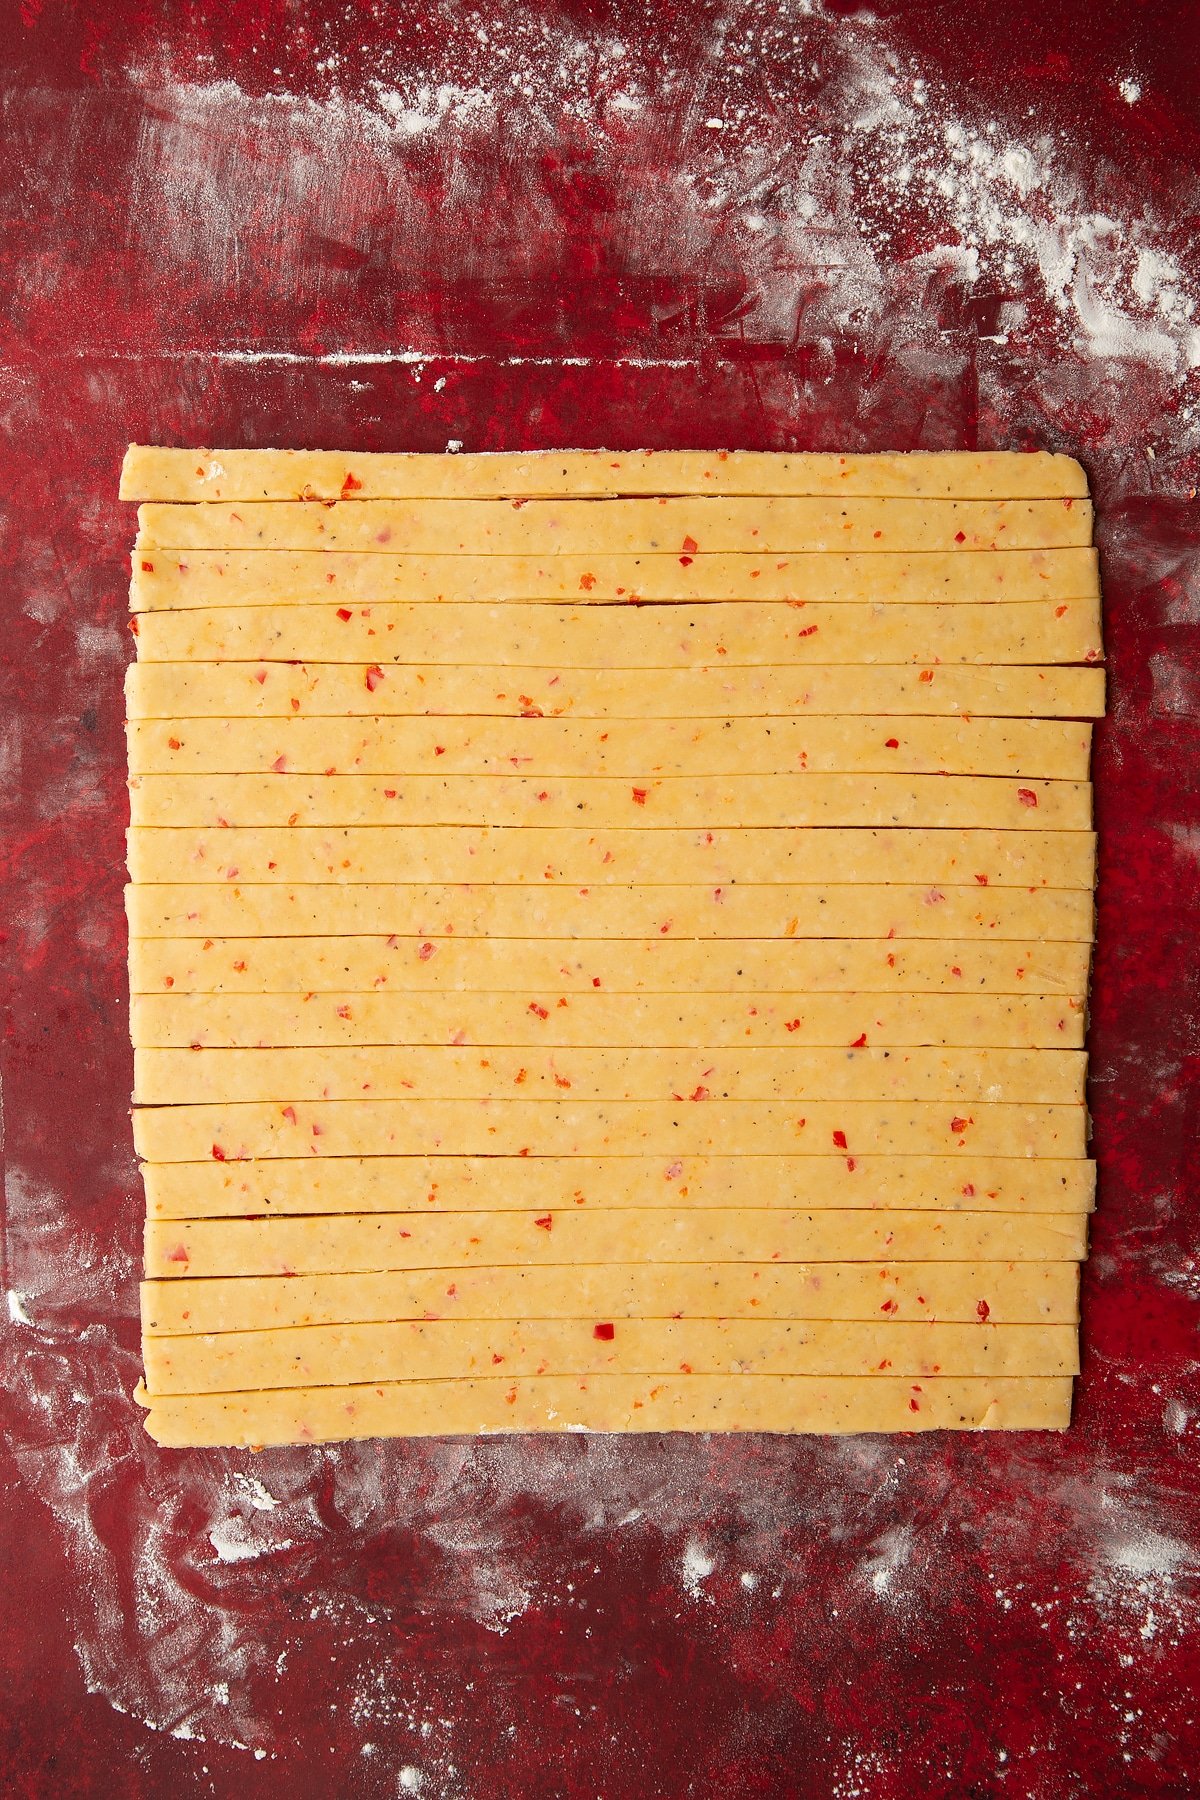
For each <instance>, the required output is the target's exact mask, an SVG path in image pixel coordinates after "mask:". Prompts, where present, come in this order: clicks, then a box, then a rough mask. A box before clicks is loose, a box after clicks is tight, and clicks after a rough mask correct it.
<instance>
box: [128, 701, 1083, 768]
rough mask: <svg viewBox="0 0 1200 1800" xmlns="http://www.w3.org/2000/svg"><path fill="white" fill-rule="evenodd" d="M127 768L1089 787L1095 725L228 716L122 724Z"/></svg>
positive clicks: (880, 720)
mask: <svg viewBox="0 0 1200 1800" xmlns="http://www.w3.org/2000/svg"><path fill="white" fill-rule="evenodd" d="M126 736H127V739H128V750H129V770H130V773H131V774H132V775H141V774H145V773H148V772H161V773H168V774H188V775H192V774H200V775H209V774H233V775H240V774H265V773H272V772H273V773H276V774H282V773H284V771H287V772H288V773H290V774H321V773H324V774H326V775H335V774H339V773H341V774H347V775H349V774H362V775H369V774H379V775H454V774H466V775H480V776H484V775H500V776H510V775H512V774H513V773H514V771H521V772H522V773H523V774H525V775H526V776H533V775H539V776H541V775H554V776H569V777H588V776H603V775H609V776H625V777H628V778H630V779H633V780H640V779H641V778H642V777H643V776H645V775H656V776H663V775H665V776H686V777H688V778H695V777H696V776H705V775H778V774H780V773H783V772H785V771H787V770H811V771H813V772H829V773H842V772H847V773H859V772H866V773H869V774H906V775H919V774H937V773H945V774H962V775H1003V776H1025V777H1030V776H1032V777H1039V778H1040V779H1042V780H1066V781H1086V780H1087V775H1088V762H1089V758H1090V755H1091V741H1092V728H1091V726H1090V725H1082V724H1077V723H1075V722H1071V721H1066V720H1058V719H971V720H962V719H953V720H951V719H909V720H905V721H904V722H903V723H901V722H900V721H898V720H895V719H892V718H888V717H883V718H864V719H861V720H859V719H855V720H849V721H848V720H843V719H769V720H767V719H738V718H724V719H721V718H718V719H711V720H695V719H686V720H680V719H659V720H646V719H636V720H628V719H619V718H609V719H604V720H600V719H596V720H583V719H492V718H461V719H395V718H366V719H345V720H342V719H224V720H220V721H218V720H208V719H206V720H193V719H189V720H178V719H173V720H164V721H160V720H146V721H143V722H138V721H134V722H133V723H131V724H130V725H128V726H127V727H126Z"/></svg>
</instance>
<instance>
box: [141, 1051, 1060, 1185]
mask: <svg viewBox="0 0 1200 1800" xmlns="http://www.w3.org/2000/svg"><path fill="white" fill-rule="evenodd" d="M230 1054H232V1052H231V1053H230ZM513 1091H514V1092H519V1091H520V1090H519V1089H516V1088H514V1090H513ZM959 1106H961V1107H962V1109H963V1110H962V1111H961V1112H960V1111H959V1110H958V1107H959ZM1086 1129H1087V1119H1086V1114H1085V1112H1084V1109H1083V1107H1082V1106H1078V1105H1049V1106H1047V1105H1034V1104H1028V1105H1015V1104H1012V1103H1005V1102H1001V1103H992V1102H979V1101H971V1102H967V1101H960V1102H957V1103H955V1102H953V1101H945V1100H941V1101H892V1102H887V1101H881V1100H877V1101H870V1100H800V1101H795V1100H791V1101H788V1100H720V1099H711V1100H699V1101H693V1100H691V1099H687V1098H685V1099H683V1100H682V1101H680V1102H678V1103H676V1102H675V1101H658V1100H655V1101H648V1100H607V1101H594V1100H593V1101H587V1100H583V1101H580V1100H561V1101H549V1100H515V1099H502V1100H455V1099H444V1100H443V1099H431V1100H371V1099H360V1100H318V1101H313V1102H308V1101H303V1100H296V1101H294V1102H292V1101H286V1100H281V1101H279V1102H268V1101H230V1102H227V1103H225V1104H213V1105H188V1106H143V1107H139V1108H138V1109H137V1110H136V1111H135V1113H134V1115H133V1139H134V1145H135V1148H136V1150H137V1153H138V1155H139V1156H142V1157H144V1158H145V1159H146V1160H147V1161H148V1162H202V1161H206V1160H207V1159H208V1158H209V1157H212V1158H213V1160H214V1161H216V1162H221V1161H226V1162H229V1161H237V1160H239V1159H241V1158H243V1157H253V1156H292V1157H294V1156H304V1155H309V1156H313V1157H314V1158H315V1157H318V1156H436V1155H439V1154H441V1153H443V1152H449V1153H450V1154H452V1155H461V1156H522V1155H530V1156H532V1155H533V1154H534V1153H535V1152H536V1153H537V1154H538V1155H541V1156H601V1155H614V1154H621V1155H627V1156H629V1155H645V1156H669V1157H675V1156H711V1155H727V1156H761V1155H772V1154H778V1153H787V1152H789V1151H790V1152H792V1153H794V1154H797V1155H814V1156H815V1155H821V1154H823V1153H824V1154H828V1152H829V1151H830V1150H831V1149H834V1148H839V1149H841V1148H844V1149H846V1150H847V1152H848V1154H849V1155H851V1156H855V1155H857V1154H859V1153H860V1152H862V1153H866V1152H868V1151H870V1152H874V1153H875V1154H877V1155H903V1156H921V1155H925V1156H941V1155H946V1154H949V1153H950V1152H952V1151H954V1150H956V1149H960V1150H966V1151H967V1152H968V1153H969V1154H970V1155H974V1156H1054V1157H1081V1156H1083V1155H1084V1154H1085V1150H1086ZM835 1134H836V1135H835ZM842 1138H845V1140H846V1142H845V1144H844V1145H843V1144H842V1143H841V1142H840V1139H842Z"/></svg>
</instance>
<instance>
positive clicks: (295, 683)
mask: <svg viewBox="0 0 1200 1800" xmlns="http://www.w3.org/2000/svg"><path fill="white" fill-rule="evenodd" d="M139 648H140V650H141V651H142V653H143V654H144V653H145V651H146V649H147V645H145V644H140V645H139ZM1103 711H1104V670H1103V669H1076V668H1054V667H1050V668H1036V667H1034V668H1027V669H1026V668H1011V667H1010V668H995V667H993V668H974V667H965V668H964V667H963V666H962V665H961V664H953V663H951V664H945V663H942V664H939V665H938V666H936V667H930V668H926V669H916V668H912V667H906V666H903V665H901V666H895V665H887V664H882V665H876V666H871V667H868V666H866V665H863V666H861V667H859V668H845V667H837V666H835V667H833V668H823V667H820V666H814V665H811V664H809V665H807V666H804V667H800V668H787V667H779V668H771V667H761V666H760V667H736V668H716V667H714V668H707V669H706V668H692V669H660V670H659V671H658V673H657V674H656V675H655V677H654V680H653V681H647V680H646V677H645V674H644V673H643V672H642V671H641V670H640V669H603V670H601V669H568V670H566V671H559V670H557V669H555V668H553V667H550V668H536V667H530V666H526V667H524V668H517V667H512V666H509V667H508V668H504V669H497V668H490V667H487V666H482V667H480V666H477V665H467V666H462V665H448V664H441V665H439V666H436V667H434V666H430V667H426V668H416V667H412V666H410V665H408V664H404V663H401V664H395V663H392V662H389V664H388V666H387V668H386V669H385V668H383V667H382V666H381V665H380V664H377V663H374V662H372V661H371V660H370V658H369V657H368V658H367V660H366V662H365V664H362V665H358V666H356V665H355V664H354V663H353V662H349V663H344V662H324V663H322V662H314V663H307V664H304V663H300V664H297V663H290V662H262V663H254V662H248V663H247V662H224V663H211V662H195V663H191V662H137V663H131V664H130V666H129V668H128V669H127V670H126V673H125V712H126V716H127V717H128V718H130V719H187V718H221V719H226V718H230V719H236V718H250V717H255V716H261V717H278V716H283V717H289V716H292V715H295V714H303V715H306V716H309V717H313V718H345V717H346V716H347V715H354V714H359V713H369V714H391V715H396V714H422V713H443V714H459V713H468V714H474V715H489V714H490V715H495V716H499V717H536V716H543V717H546V718H559V717H562V716H564V715H567V714H571V715H573V716H574V717H575V718H589V719H602V718H609V717H614V718H625V719H631V718H664V719H672V718H674V719H689V718H711V717H714V716H716V715H719V714H725V715H726V716H727V717H748V716H756V717H767V718H779V717H784V718H786V717H789V716H791V715H793V714H800V713H807V714H809V715H810V716H813V717H820V716H822V715H825V714H835V715H847V716H854V715H856V714H862V713H885V714H886V713H891V714H896V715H900V716H904V715H907V714H912V713H918V714H920V713H930V714H945V713H968V714H973V713H979V714H983V715H988V714H991V715H995V716H997V717H1011V718H1019V717H1022V716H1037V717H1039V718H1047V719H1048V718H1055V717H1067V718H1079V719H1086V718H1099V717H1100V715H1101V714H1102V713H1103Z"/></svg>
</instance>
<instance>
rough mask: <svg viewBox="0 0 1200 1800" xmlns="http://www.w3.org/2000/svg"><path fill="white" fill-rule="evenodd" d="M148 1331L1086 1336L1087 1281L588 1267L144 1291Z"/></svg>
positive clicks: (895, 1271) (245, 1278)
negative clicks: (729, 1330)
mask: <svg viewBox="0 0 1200 1800" xmlns="http://www.w3.org/2000/svg"><path fill="white" fill-rule="evenodd" d="M141 1300H142V1329H143V1331H144V1332H145V1334H146V1335H147V1336H148V1337H149V1336H154V1335H162V1336H167V1337H178V1336H181V1335H190V1334H195V1333H206V1332H218V1333H219V1332H225V1331H244V1330H247V1329H268V1328H276V1327H281V1326H299V1325H341V1324H349V1325H356V1324H360V1323H366V1322H371V1321H380V1322H391V1321H394V1320H398V1319H426V1320H432V1319H440V1318H445V1317H452V1318H456V1319H579V1318H585V1319H586V1318H592V1319H598V1320H614V1321H615V1320H617V1319H639V1318H641V1319H672V1318H675V1319H790V1320H796V1319H847V1320H858V1321H870V1322H871V1323H872V1324H880V1323H882V1322H883V1321H889V1322H898V1321H903V1320H913V1321H916V1322H919V1323H922V1324H925V1325H929V1324H932V1323H935V1322H941V1323H947V1324H965V1325H971V1326H973V1327H975V1328H978V1327H979V1325H980V1323H981V1321H983V1320H984V1319H986V1320H987V1321H988V1322H989V1323H991V1324H996V1325H1032V1324H1064V1325H1065V1324H1074V1323H1075V1322H1076V1321H1077V1319H1078V1317H1079V1268H1078V1265H1077V1264H1076V1263H1073V1262H1053V1263H949V1262H944V1263H896V1262H893V1263H883V1264H879V1263H812V1264H803V1263H800V1264H797V1263H793V1264H790V1265H785V1266H784V1267H780V1266H779V1265H778V1264H764V1265H755V1264H753V1263H745V1264H742V1263H724V1264H721V1265H720V1266H718V1267H716V1268H706V1267H704V1266H703V1265H702V1264H698V1263H664V1264H662V1265H661V1266H659V1265H656V1264H654V1263H643V1264H636V1263H634V1264H631V1263H621V1264H594V1263H593V1264H586V1263H585V1264H581V1265H580V1266H578V1267H576V1268H510V1269H456V1268H451V1269H416V1270H409V1271H401V1272H392V1273H387V1274H383V1273H376V1274H363V1275H305V1276H287V1275H278V1276H276V1275H270V1276H254V1275H238V1276H232V1277H221V1276H215V1277H212V1278H210V1279H209V1280H206V1281H192V1280H188V1279H183V1280H176V1281H144V1282H143V1283H142V1290H141Z"/></svg>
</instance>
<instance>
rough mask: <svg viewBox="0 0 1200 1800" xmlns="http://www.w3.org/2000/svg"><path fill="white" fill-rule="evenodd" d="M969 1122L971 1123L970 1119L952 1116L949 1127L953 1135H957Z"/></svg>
mask: <svg viewBox="0 0 1200 1800" xmlns="http://www.w3.org/2000/svg"><path fill="white" fill-rule="evenodd" d="M970 1123H971V1121H970V1119H959V1118H954V1119H951V1121H950V1129H951V1131H952V1132H953V1133H954V1135H955V1137H957V1136H958V1134H959V1132H961V1131H965V1130H966V1129H967V1126H968V1125H969V1124H970Z"/></svg>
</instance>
